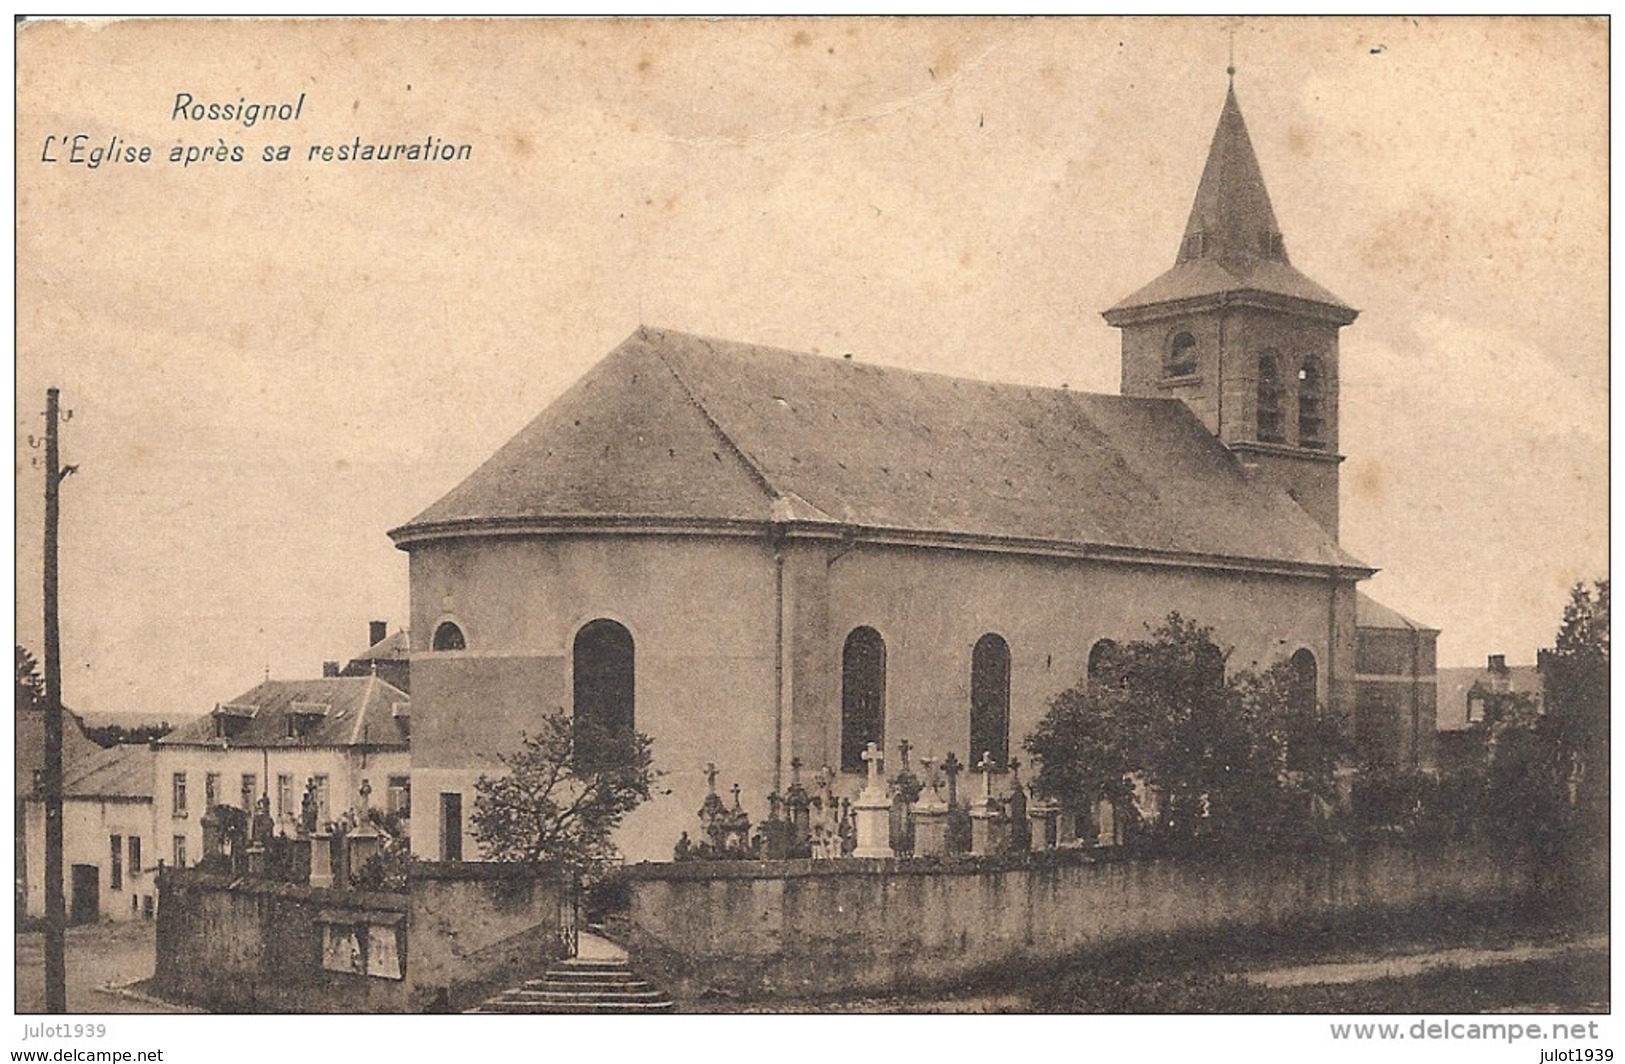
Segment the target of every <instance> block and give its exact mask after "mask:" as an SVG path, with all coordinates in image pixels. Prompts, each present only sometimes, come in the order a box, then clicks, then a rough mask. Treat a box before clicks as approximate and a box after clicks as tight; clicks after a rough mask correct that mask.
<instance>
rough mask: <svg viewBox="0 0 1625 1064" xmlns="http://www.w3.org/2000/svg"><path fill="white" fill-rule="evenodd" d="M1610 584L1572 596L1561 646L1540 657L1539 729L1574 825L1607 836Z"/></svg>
mask: <svg viewBox="0 0 1625 1064" xmlns="http://www.w3.org/2000/svg"><path fill="white" fill-rule="evenodd" d="M1608 624H1609V622H1608V580H1607V579H1601V580H1598V581H1596V583H1595V584H1594V586H1593V587H1590V588H1588V587H1586V586H1585V585H1584V584H1583V583H1581V584H1576V585H1574V587H1573V589H1572V590H1571V591H1570V592H1569V602H1568V605H1567V606H1566V607H1565V608H1564V610H1563V624H1562V627H1561V628H1559V629H1558V633H1557V644H1556V646H1554V647H1553V648H1552V649H1551V650H1549V651H1546V652H1544V653H1543V654H1542V655H1541V666H1542V669H1541V673H1542V677H1543V680H1544V688H1545V696H1546V712H1545V717H1544V719H1542V720H1541V721H1540V728H1541V730H1542V731H1544V732H1545V734H1546V737H1547V739H1548V740H1549V742H1550V743H1551V744H1552V747H1553V753H1554V756H1555V757H1556V759H1557V760H1558V762H1559V763H1560V769H1559V771H1560V772H1562V774H1563V775H1564V776H1565V777H1566V778H1565V779H1564V780H1563V783H1564V785H1565V787H1566V788H1567V789H1568V790H1569V791H1570V794H1569V804H1570V806H1571V808H1572V810H1573V814H1574V816H1575V818H1576V826H1577V827H1578V828H1579V829H1580V830H1581V831H1583V832H1586V833H1600V834H1601V836H1602V837H1604V838H1606V837H1607V833H1608V791H1609V779H1608V775H1609V774H1608V723H1609V721H1608V717H1609V714H1608V694H1609V681H1608V665H1609V634H1608Z"/></svg>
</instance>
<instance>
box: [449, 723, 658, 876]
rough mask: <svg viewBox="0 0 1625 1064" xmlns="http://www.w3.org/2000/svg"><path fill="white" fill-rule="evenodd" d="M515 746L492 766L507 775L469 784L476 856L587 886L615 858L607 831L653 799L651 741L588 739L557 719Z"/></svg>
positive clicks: (590, 735)
mask: <svg viewBox="0 0 1625 1064" xmlns="http://www.w3.org/2000/svg"><path fill="white" fill-rule="evenodd" d="M520 738H521V742H520V747H519V749H518V751H516V752H515V753H512V754H504V755H501V757H500V758H499V760H500V761H501V762H502V765H503V767H504V768H505V769H507V772H506V773H504V774H502V775H497V776H481V777H480V778H479V780H478V781H477V782H476V783H475V784H474V789H475V792H476V795H475V799H474V815H473V816H472V817H471V818H470V826H471V829H472V832H473V835H474V837H475V839H476V840H477V841H478V842H479V845H480V850H481V852H482V853H484V854H485V856H486V858H487V859H488V860H493V861H514V862H521V863H524V864H528V865H532V866H535V867H538V868H543V869H547V870H549V871H552V872H555V873H558V874H563V875H567V876H581V877H586V878H589V879H590V878H593V877H594V876H595V875H596V874H597V873H598V872H600V871H601V870H602V869H603V868H605V867H606V866H608V865H609V864H610V863H612V862H613V861H614V860H615V859H616V857H617V856H618V855H617V853H616V850H615V846H614V843H613V841H612V840H611V835H612V834H613V833H614V831H615V828H616V827H618V826H619V825H620V823H621V821H622V820H623V819H624V818H625V817H626V815H627V814H628V813H630V812H631V811H632V810H633V809H636V808H637V807H638V806H639V805H641V804H642V803H643V802H645V801H647V800H648V799H649V798H650V797H651V796H652V795H653V793H654V787H655V783H656V781H657V780H658V779H659V777H660V776H661V773H659V772H657V771H655V770H654V768H653V756H652V753H651V750H652V743H651V740H650V739H649V737H648V736H647V735H643V734H641V733H637V734H628V735H623V734H618V733H612V732H606V731H603V730H594V731H591V732H588V731H587V726H586V725H583V726H582V727H577V726H576V722H574V721H572V720H571V718H570V717H568V716H566V715H564V714H563V713H554V714H552V715H550V716H549V717H547V718H546V719H545V720H544V721H543V722H542V729H541V731H540V732H539V733H538V734H536V735H529V734H522V735H521V737H520ZM584 752H590V762H589V763H587V764H584V763H583V762H584V761H588V759H586V758H583V757H582V756H581V755H582V754H583V753H584ZM606 755H608V756H606Z"/></svg>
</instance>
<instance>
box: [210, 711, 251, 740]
mask: <svg viewBox="0 0 1625 1064" xmlns="http://www.w3.org/2000/svg"><path fill="white" fill-rule="evenodd" d="M258 712H259V707H258V706H250V705H243V704H240V703H235V702H227V703H225V704H223V705H217V706H215V707H214V713H213V714H211V715H212V716H213V717H214V737H215V738H216V739H226V740H231V739H235V738H237V736H239V735H241V734H242V733H243V729H244V728H246V727H248V723H249V721H251V720H253V719H254V714H256V713H258Z"/></svg>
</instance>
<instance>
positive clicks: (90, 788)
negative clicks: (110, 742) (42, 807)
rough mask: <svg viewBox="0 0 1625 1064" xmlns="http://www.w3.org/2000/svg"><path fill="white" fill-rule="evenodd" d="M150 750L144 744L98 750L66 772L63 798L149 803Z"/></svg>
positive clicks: (151, 769) (151, 760)
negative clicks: (111, 799) (131, 800)
mask: <svg viewBox="0 0 1625 1064" xmlns="http://www.w3.org/2000/svg"><path fill="white" fill-rule="evenodd" d="M152 766H153V756H152V748H151V747H149V746H147V745H146V744H145V743H142V744H136V745H130V746H114V747H109V748H108V749H106V750H100V751H98V752H97V753H95V754H93V755H92V756H90V757H88V758H85V759H83V760H82V761H80V762H78V763H77V764H76V765H75V766H74V767H73V768H72V769H70V770H66V771H64V773H63V777H62V796H63V797H64V798H129V799H145V800H147V801H151V800H152V771H153V768H152Z"/></svg>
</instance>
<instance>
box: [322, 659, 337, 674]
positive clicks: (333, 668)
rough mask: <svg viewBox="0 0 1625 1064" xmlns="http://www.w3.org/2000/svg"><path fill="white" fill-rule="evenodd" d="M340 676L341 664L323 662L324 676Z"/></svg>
mask: <svg viewBox="0 0 1625 1064" xmlns="http://www.w3.org/2000/svg"><path fill="white" fill-rule="evenodd" d="M338 674H339V663H338V662H336V661H324V662H322V676H323V677H331V676H337V675H338Z"/></svg>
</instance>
